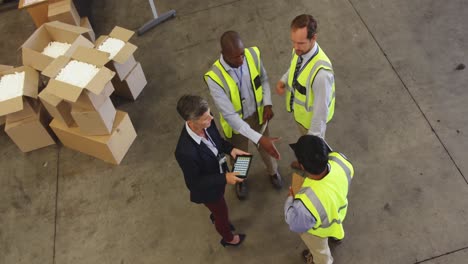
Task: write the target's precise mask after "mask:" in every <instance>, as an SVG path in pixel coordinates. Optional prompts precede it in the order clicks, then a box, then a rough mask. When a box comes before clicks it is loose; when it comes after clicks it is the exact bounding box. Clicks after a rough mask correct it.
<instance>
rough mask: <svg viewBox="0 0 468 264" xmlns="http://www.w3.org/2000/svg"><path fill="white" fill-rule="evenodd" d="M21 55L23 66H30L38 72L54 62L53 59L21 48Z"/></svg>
mask: <svg viewBox="0 0 468 264" xmlns="http://www.w3.org/2000/svg"><path fill="white" fill-rule="evenodd" d="M21 53H22V54H21V55H22V58H23V65H26V66H31V67H33V68H34V69H36V70H38V71H43V70H44V69H45V68H47V66H49V64H50V63H51V62H52V61H53V60H54V58H52V57H49V56H47V55H44V54H42V53H40V52H37V51H35V50H33V49H30V48H23V49H22V52H21Z"/></svg>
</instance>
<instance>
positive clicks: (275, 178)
mask: <svg viewBox="0 0 468 264" xmlns="http://www.w3.org/2000/svg"><path fill="white" fill-rule="evenodd" d="M270 181H271V184H273V186H274V187H275V189H277V190H279V189H281V187H283V179H282V178H281V175H280V174H279V173H278V172H277V173H275V174H273V175H270Z"/></svg>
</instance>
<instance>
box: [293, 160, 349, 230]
mask: <svg viewBox="0 0 468 264" xmlns="http://www.w3.org/2000/svg"><path fill="white" fill-rule="evenodd" d="M328 163H329V164H330V172H329V173H328V175H326V176H325V177H324V178H323V179H321V180H312V179H310V178H306V179H305V180H304V183H303V184H302V187H301V189H300V191H299V192H298V193H297V194H296V195H295V196H294V199H299V200H301V201H302V203H303V204H304V205H305V207H306V208H307V209H308V210H309V212H310V213H311V214H312V215H313V216H314V217H315V219H316V220H317V221H316V223H315V225H314V226H313V227H312V228H311V229H309V230H308V231H307V232H308V233H310V234H312V235H315V236H318V237H323V238H325V237H334V238H336V239H343V238H344V234H345V233H344V229H343V220H344V219H345V217H346V212H347V211H348V198H347V196H348V191H349V186H350V184H351V180H352V178H353V176H354V168H353V165H351V163H350V162H349V161H348V160H347V159H346V158H344V157H343V156H342V154H340V153H338V152H331V153H330V154H329V155H328Z"/></svg>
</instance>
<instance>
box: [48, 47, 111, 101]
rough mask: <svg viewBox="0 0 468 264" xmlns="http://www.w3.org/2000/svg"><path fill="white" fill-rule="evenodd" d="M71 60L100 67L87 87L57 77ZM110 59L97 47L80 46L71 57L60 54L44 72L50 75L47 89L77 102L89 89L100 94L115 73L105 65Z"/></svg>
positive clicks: (65, 98)
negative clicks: (62, 80) (96, 48)
mask: <svg viewBox="0 0 468 264" xmlns="http://www.w3.org/2000/svg"><path fill="white" fill-rule="evenodd" d="M71 60H77V61H82V62H86V63H90V64H93V65H95V66H96V67H97V68H99V71H98V73H97V74H96V76H94V78H93V79H91V81H90V82H89V83H88V84H87V85H86V87H84V88H81V87H77V86H74V85H71V84H68V83H65V82H61V81H58V80H56V79H55V77H56V76H57V75H58V73H59V72H60V70H61V69H62V68H63V67H65V66H66V65H67V64H68V62H70V61H71ZM108 61H109V58H108V56H107V53H105V52H101V51H98V50H95V49H90V48H85V47H78V48H77V49H76V50H75V52H74V53H73V54H72V56H71V58H68V57H65V56H60V57H58V58H57V59H56V60H54V61H53V62H52V63H51V64H49V66H47V68H45V69H44V71H43V72H42V74H43V75H45V76H47V77H50V80H49V83H48V85H47V89H48V91H49V92H50V93H52V94H54V95H55V96H58V97H60V98H62V99H64V100H67V101H68V102H72V103H75V102H76V101H77V100H78V98H79V97H80V95H81V94H82V93H83V92H84V91H86V90H88V91H90V92H92V93H93V94H95V95H100V94H102V93H103V92H104V90H106V87H107V86H106V85H107V83H108V82H110V80H112V78H113V77H114V75H115V73H114V72H113V71H111V70H109V69H107V68H106V67H104V65H105V64H106V63H107V62H108Z"/></svg>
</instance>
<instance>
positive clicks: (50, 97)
mask: <svg viewBox="0 0 468 264" xmlns="http://www.w3.org/2000/svg"><path fill="white" fill-rule="evenodd" d="M39 98H40V99H41V102H42V105H43V106H44V108H45V109H46V110H47V112H49V114H50V115H51V116H52V117H53V118H54V119H57V120H59V121H60V122H62V123H64V124H65V125H67V126H70V125H72V124H73V123H74V120H73V117H72V116H71V105H70V104H69V103H68V102H66V101H65V100H63V99H62V98H59V97H57V96H55V95H54V94H52V93H49V92H48V90H47V89H44V90H43V91H42V92H41V93H40V94H39Z"/></svg>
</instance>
